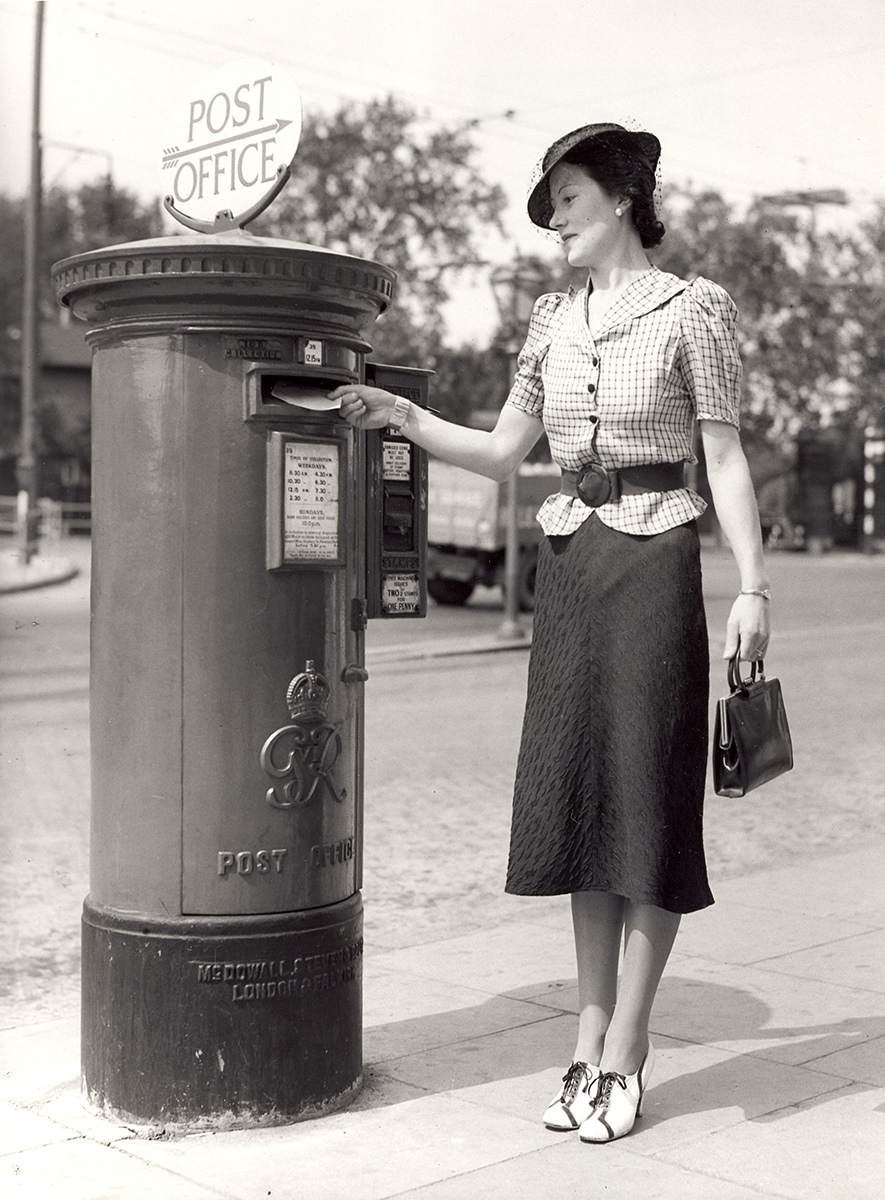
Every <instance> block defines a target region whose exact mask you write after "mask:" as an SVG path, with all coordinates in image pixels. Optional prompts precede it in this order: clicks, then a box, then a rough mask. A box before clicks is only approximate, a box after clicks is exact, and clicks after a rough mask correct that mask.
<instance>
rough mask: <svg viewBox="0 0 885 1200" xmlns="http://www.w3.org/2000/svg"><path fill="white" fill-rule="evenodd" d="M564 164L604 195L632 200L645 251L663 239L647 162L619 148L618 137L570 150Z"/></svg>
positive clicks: (595, 139) (651, 173) (602, 136)
mask: <svg viewBox="0 0 885 1200" xmlns="http://www.w3.org/2000/svg"><path fill="white" fill-rule="evenodd" d="M562 161H563V162H567V163H574V164H576V165H577V166H579V167H583V168H584V170H585V171H587V173H588V174H589V175H590V176H591V177H592V178H593V179H595V180H596V182H597V183H598V184H599V186H600V187H601V188H602V189H603V191H605V192H608V193H609V195H611V196H619V197H623V199H625V200H631V201H632V205H631V211H632V214H633V224H634V225H635V226H636V230H637V232H638V234H639V236H640V238H641V240H642V245H643V247H644V248H645V249H646V250H648V249H650V248H651V247H652V246H658V245H660V243H661V242H662V241H663V238H664V233H665V230H664V226H663V224H662V223H661V222H660V221H659V220H658V218H657V214H656V213H655V173H654V171H653V170H652V169H651V167H650V166H649V164H648V163H647V162H645V161H644V160H643V159H641V158H639V157H638V156H637V155H636V154H635V153H632V152H631V151H629V150H627V149H626V148H625V147H624V146H623V145H619V144H618V138H617V135H614V136H610V135H609V136H607V135H606V134H600V135H599V136H597V137H595V138H593V139H592V141H590V142H585V143H584V144H583V145H581V146H576V147H575V149H574V150H570V151H569V153H568V154H566V155H565V156H564V157H563V159H562Z"/></svg>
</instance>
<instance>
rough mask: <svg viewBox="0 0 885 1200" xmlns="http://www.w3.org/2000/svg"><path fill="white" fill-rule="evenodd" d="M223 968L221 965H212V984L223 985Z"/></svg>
mask: <svg viewBox="0 0 885 1200" xmlns="http://www.w3.org/2000/svg"><path fill="white" fill-rule="evenodd" d="M221 976H222V967H221V963H213V964H212V982H213V983H221Z"/></svg>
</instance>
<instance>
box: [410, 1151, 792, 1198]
mask: <svg viewBox="0 0 885 1200" xmlns="http://www.w3.org/2000/svg"><path fill="white" fill-rule="evenodd" d="M627 1145H628V1144H627V1143H625V1142H615V1143H614V1144H613V1145H611V1146H587V1145H584V1144H583V1143H582V1142H581V1141H580V1140H578V1139H577V1138H570V1139H568V1143H567V1145H561V1146H555V1147H553V1146H552V1147H549V1148H548V1149H545V1150H538V1151H535V1153H533V1154H522V1155H520V1156H519V1158H513V1159H510V1160H509V1161H507V1162H504V1163H498V1164H495V1166H493V1167H486V1168H485V1169H484V1170H481V1171H474V1172H473V1173H472V1174H469V1175H459V1176H457V1177H456V1178H454V1179H446V1180H443V1181H442V1182H440V1183H434V1184H430V1185H429V1186H428V1187H422V1188H417V1189H414V1190H410V1191H408V1192H402V1193H400V1195H399V1196H398V1197H397V1200H477V1197H488V1198H489V1200H499V1198H501V1200H503V1198H504V1197H506V1200H596V1198H597V1197H599V1198H600V1200H603V1198H604V1200H766V1196H773V1193H765V1192H762V1191H760V1190H759V1189H758V1188H744V1187H739V1186H737V1185H735V1184H734V1183H730V1182H728V1181H723V1180H720V1179H716V1178H715V1177H713V1176H712V1175H710V1174H709V1173H707V1172H704V1171H695V1170H687V1169H685V1168H682V1167H675V1166H673V1165H672V1164H670V1163H666V1162H660V1161H657V1160H654V1159H647V1158H644V1157H643V1156H642V1155H639V1154H633V1153H631V1152H630V1150H629V1149H628V1148H627Z"/></svg>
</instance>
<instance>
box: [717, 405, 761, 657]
mask: <svg viewBox="0 0 885 1200" xmlns="http://www.w3.org/2000/svg"><path fill="white" fill-rule="evenodd" d="M700 429H701V439H702V441H703V445H704V457H705V458H706V461H707V478H708V479H709V481H710V490H711V492H712V493H713V504H714V506H715V508H716V516H717V517H718V518H719V524H720V525H721V526H722V531H723V533H724V534H725V536H726V538H727V539H728V544H729V545H730V547H731V552H732V554H733V555H734V558H735V562H736V563H737V567H738V571H739V573H740V580H741V591H742V592H752V591H762V590H765V589H767V588H768V587H769V582H768V576H767V574H766V572H765V563H764V560H763V555H762V534H761V531H760V528H759V513H758V510H757V508H756V498H755V496H754V494H753V482H752V480H751V478H750V469H749V467H748V466H747V460H746V458H745V457H744V452H743V449H742V448H741V441H740V436H739V434H738V431H737V429H735V427H734V426H733V425H728V424H726V423H725V422H724V421H701V422H700ZM768 608H769V602H768V600H766V599H765V598H764V597H762V596H754V595H749V596H747V595H741V596H738V598H737V599H736V600H735V602H734V604H733V606H732V609H731V613H730V614H729V618H728V624H727V626H726V636H725V649H724V651H723V658H733V657H734V655H735V653H736V651H737V649H738V646H740V652H741V658H742V659H744V660H745V661H749V660H750V659H753V658H761V657H762V656H764V654H765V651H766V650H767V648H768V639H769V636H770V625H769V613H768Z"/></svg>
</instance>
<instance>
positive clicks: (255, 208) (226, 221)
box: [163, 163, 291, 233]
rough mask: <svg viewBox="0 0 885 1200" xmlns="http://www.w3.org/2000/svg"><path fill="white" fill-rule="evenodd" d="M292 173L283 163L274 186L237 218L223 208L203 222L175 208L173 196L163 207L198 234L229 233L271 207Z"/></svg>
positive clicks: (165, 199)
mask: <svg viewBox="0 0 885 1200" xmlns="http://www.w3.org/2000/svg"><path fill="white" fill-rule="evenodd" d="M290 174H291V171H290V169H289V164H288V163H281V164H280V165H279V166H278V167H277V177H276V179H275V180H274V182H273V186H272V187H271V188H270V190H269V191H267V192H266V193H265V194H264V195H263V196H262V197H261V199H260V200H257V201H256V202H255V203H254V204H253V205H252V207H251V208H247V209H246V211H245V212H244V213H241V214H240V215H239V216H237V217H235V216H234V214H233V213H232V212H231V211H230V209H229V208H223V209H221V211H220V212H217V213H216V214H215V219H214V220H213V221H201V220H199V218H197V217H189V216H187V214H186V213H183V212H182V211H181V209H178V208H176V207H175V205H174V204H173V203H172V197H171V196H164V197H163V207H164V208H165V209H166V212H168V213H169V215H170V216H172V217H174V218H175V220H176V221H180V222H181V224H182V225H186V226H187V228H188V229H193V230H195V231H196V232H197V233H227V232H228V231H229V230H231V229H243V228H244V226H246V225H248V223H249V222H250V221H254V220H255V218H256V217H258V216H260V215H261V214H262V213H263V212H264V210H265V209H266V208H267V207H268V206H269V205H271V204H272V203H273V202H274V200H276V198H277V196H279V194H280V192H281V191H282V190H283V188H284V187H285V186H286V182H287V181H288V179H289V176H290Z"/></svg>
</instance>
